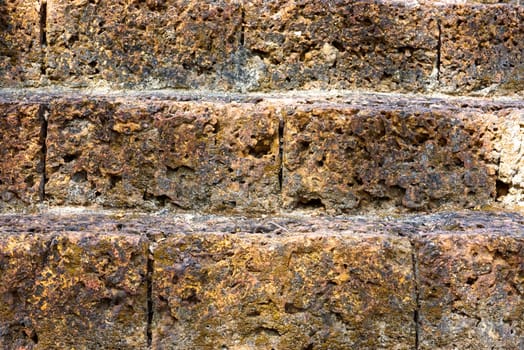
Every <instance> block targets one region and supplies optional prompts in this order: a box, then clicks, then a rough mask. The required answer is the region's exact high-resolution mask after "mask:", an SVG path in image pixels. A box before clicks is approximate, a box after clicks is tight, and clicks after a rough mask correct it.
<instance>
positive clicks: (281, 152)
mask: <svg viewBox="0 0 524 350" xmlns="http://www.w3.org/2000/svg"><path fill="white" fill-rule="evenodd" d="M278 162H279V163H280V164H279V168H278V188H279V190H280V193H282V181H283V173H284V120H283V119H282V118H280V121H279V125H278Z"/></svg>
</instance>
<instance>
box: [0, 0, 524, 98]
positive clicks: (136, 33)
mask: <svg viewBox="0 0 524 350" xmlns="http://www.w3.org/2000/svg"><path fill="white" fill-rule="evenodd" d="M480 2H481V3H486V4H479V2H478V1H473V2H469V1H468V2H466V3H464V1H460V4H459V3H457V1H443V2H435V1H420V2H417V1H379V2H376V1H371V0H370V1H355V0H344V1H331V2H329V3H326V4H324V3H322V2H318V1H314V0H307V1H301V2H299V3H296V2H295V1H287V0H281V1H276V2H273V1H271V2H270V1H266V0H257V1H248V2H243V3H242V2H237V1H223V0H221V1H181V0H169V1H165V2H160V1H145V2H140V1H130V2H127V3H118V2H109V1H106V0H102V1H76V2H70V1H65V0H49V1H42V2H41V3H42V4H45V6H43V5H42V6H41V5H40V4H38V3H32V4H30V5H28V4H25V3H22V2H20V1H15V2H14V3H13V2H5V1H4V2H1V3H0V11H2V13H3V14H4V15H5V16H4V17H5V18H6V20H5V22H3V23H2V25H3V28H4V29H5V30H4V31H3V32H2V33H1V34H0V40H1V41H0V43H2V45H0V59H1V60H2V61H3V63H4V65H3V66H2V68H0V72H3V73H4V77H3V78H4V79H1V81H0V86H45V85H66V86H70V87H98V86H109V87H112V88H165V87H170V88H206V89H218V90H223V91H242V92H245V91H261V90H264V91H268V90H275V89H277V90H280V89H281V90H290V89H310V88H340V89H354V88H358V89H371V90H375V91H409V92H431V91H441V92H445V93H450V94H456V93H460V94H477V95H492V94H498V95H500V94H506V93H509V94H513V93H517V94H522V93H523V91H524V85H523V83H522V82H523V80H524V78H523V74H524V73H523V69H524V66H523V65H524V63H523V62H522V60H521V59H520V57H521V56H522V47H521V45H520V43H521V42H522V41H523V34H522V33H523V31H522V22H523V16H524V15H523V14H524V10H523V9H522V6H520V5H519V3H518V1H508V2H507V3H500V2H498V1H491V0H486V1H480Z"/></svg>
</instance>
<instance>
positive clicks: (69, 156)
mask: <svg viewBox="0 0 524 350" xmlns="http://www.w3.org/2000/svg"><path fill="white" fill-rule="evenodd" d="M77 158H78V154H66V155H65V156H64V158H63V159H64V163H71V162H72V161H73V160H75V159H77Z"/></svg>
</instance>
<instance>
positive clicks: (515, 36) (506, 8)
mask: <svg viewBox="0 0 524 350" xmlns="http://www.w3.org/2000/svg"><path fill="white" fill-rule="evenodd" d="M441 10H442V11H441V15H440V16H441V20H440V24H439V25H440V30H441V34H440V36H441V48H440V64H439V65H440V73H439V83H440V85H441V87H442V91H444V92H447V93H452V94H463V93H470V92H475V93H477V94H479V95H489V94H492V93H494V92H497V93H499V94H502V93H511V92H520V94H523V93H524V61H523V60H522V56H523V53H524V51H523V50H524V48H523V45H522V42H524V24H523V23H524V7H523V6H519V5H495V6H482V5H475V6H470V5H464V4H460V5H458V4H457V5H452V6H446V7H443V8H442V9H441Z"/></svg>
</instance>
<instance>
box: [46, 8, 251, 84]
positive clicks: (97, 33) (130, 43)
mask: <svg viewBox="0 0 524 350" xmlns="http://www.w3.org/2000/svg"><path fill="white" fill-rule="evenodd" d="M47 6H48V17H49V20H48V25H47V31H48V34H47V36H48V46H47V55H46V57H47V62H46V75H47V76H48V79H49V82H50V83H61V84H67V85H71V86H87V85H97V84H109V85H111V86H115V87H129V86H135V87H136V86H147V87H155V88H158V87H173V88H188V87H196V86H207V87H214V86H216V87H222V88H227V87H228V84H230V83H232V84H234V83H235V81H236V77H235V72H234V68H235V67H234V66H235V64H236V59H237V58H236V56H237V55H238V49H239V41H240V36H241V33H242V22H241V21H242V19H241V18H242V15H241V10H240V2H237V1H224V0H220V1H182V0H168V1H157V0H148V1H127V2H115V1H107V0H101V1H74V2H71V1H67V0H48V5H47ZM226 66H227V67H228V68H226ZM231 70H233V71H231Z"/></svg>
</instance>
